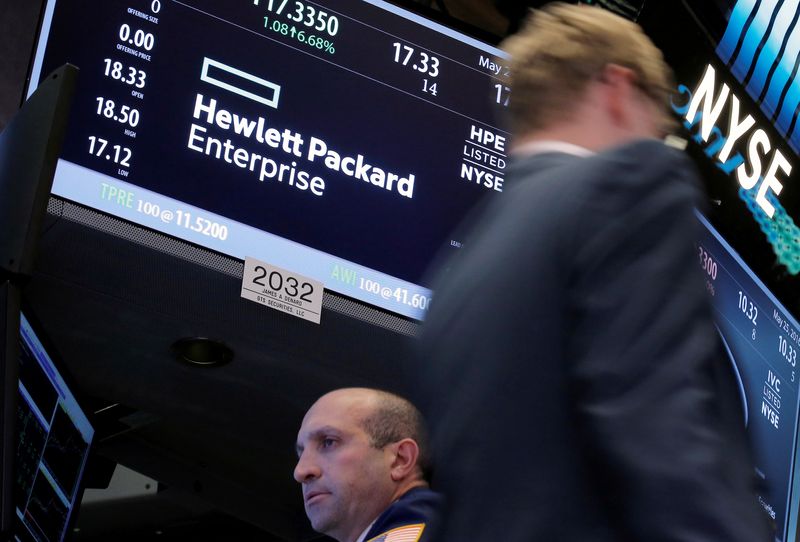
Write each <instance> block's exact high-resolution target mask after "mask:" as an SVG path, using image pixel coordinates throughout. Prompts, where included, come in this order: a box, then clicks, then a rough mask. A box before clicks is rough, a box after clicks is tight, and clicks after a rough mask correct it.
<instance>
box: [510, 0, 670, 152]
mask: <svg viewBox="0 0 800 542" xmlns="http://www.w3.org/2000/svg"><path fill="white" fill-rule="evenodd" d="M501 47H502V48H503V49H505V50H506V51H507V52H508V53H509V54H510V55H511V60H510V68H511V78H512V79H511V86H512V89H513V90H512V94H511V102H510V105H509V109H510V110H509V113H510V115H509V121H510V123H511V130H512V132H513V133H514V136H515V139H518V140H521V139H526V138H529V137H531V135H534V136H536V135H537V134H541V133H543V132H544V133H545V134H544V135H545V136H547V135H548V134H547V132H550V131H552V130H553V129H556V131H559V130H560V129H561V128H564V127H566V126H573V127H574V126H575V125H576V124H582V125H583V130H584V132H585V131H586V129H587V128H588V129H589V130H592V131H591V132H590V133H585V136H584V138H583V139H584V141H572V142H574V143H578V144H583V145H584V146H587V147H589V148H592V149H595V150H598V149H599V148H603V147H604V146H611V145H615V144H620V143H624V142H626V141H627V140H629V139H635V138H640V137H659V136H662V135H663V134H664V133H665V132H666V131H668V130H669V129H670V128H671V126H672V124H673V121H672V120H671V118H670V115H669V113H668V107H667V106H668V98H669V93H670V92H671V90H672V72H671V70H670V69H669V67H668V66H667V65H666V64H665V62H664V59H663V56H662V54H661V52H660V51H659V50H658V49H657V48H656V47H655V45H653V43H652V42H651V41H650V39H649V38H648V37H647V36H645V35H644V33H643V32H642V29H641V28H640V27H639V26H638V25H637V24H635V23H633V22H631V21H628V20H627V19H624V18H622V17H619V16H617V15H614V14H613V13H611V12H609V11H606V10H604V9H601V8H599V7H592V6H585V5H584V6H576V5H568V4H563V3H553V4H548V5H547V6H546V7H544V8H542V9H540V10H536V11H534V12H532V13H531V15H530V16H529V17H528V19H527V20H526V21H525V23H524V25H523V27H522V29H521V30H520V32H519V33H518V34H515V35H513V36H511V37H510V38H508V39H507V40H506V41H505V42H503V44H502V45H501ZM580 133H581V132H580V131H574V133H573V132H569V135H568V136H566V137H565V138H574V137H579V136H580ZM553 135H555V136H559V134H558V133H556V134H553Z"/></svg>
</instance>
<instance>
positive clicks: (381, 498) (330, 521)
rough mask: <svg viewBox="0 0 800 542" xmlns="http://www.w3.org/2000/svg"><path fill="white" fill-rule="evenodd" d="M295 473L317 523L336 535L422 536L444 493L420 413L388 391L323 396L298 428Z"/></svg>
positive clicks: (352, 538) (412, 540) (346, 538)
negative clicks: (430, 476) (434, 485)
mask: <svg viewBox="0 0 800 542" xmlns="http://www.w3.org/2000/svg"><path fill="white" fill-rule="evenodd" d="M297 456H298V461H297V466H296V467H295V469H294V478H295V480H297V481H298V482H299V483H300V484H302V486H303V502H304V505H305V510H306V514H307V515H308V519H309V520H311V526H312V527H313V528H314V530H316V531H318V532H320V533H323V534H326V535H328V536H330V537H332V538H334V539H336V540H338V541H339V542H369V541H375V542H384V541H386V542H388V541H392V540H397V541H401V540H402V541H403V542H420V541H425V540H426V537H428V536H429V533H430V528H429V523H430V522H431V520H433V519H434V518H435V516H436V512H437V511H438V510H439V508H440V507H441V498H440V497H439V495H437V494H436V493H434V492H433V491H431V490H430V489H429V488H428V483H427V481H426V480H425V471H426V470H427V462H428V459H427V456H428V453H427V442H426V436H425V428H424V425H423V422H422V417H421V416H420V413H419V412H418V411H417V409H416V408H415V407H414V406H413V405H412V404H411V403H410V402H408V401H407V400H405V399H403V398H402V397H399V396H397V395H394V394H391V393H387V392H384V391H379V390H374V389H367V388H345V389H340V390H336V391H332V392H330V393H328V394H326V395H323V396H322V397H320V398H319V399H318V400H317V402H316V403H314V404H313V405H312V406H311V408H310V409H309V410H308V412H307V413H306V415H305V417H304V418H303V423H302V425H301V427H300V431H299V432H298V434H297Z"/></svg>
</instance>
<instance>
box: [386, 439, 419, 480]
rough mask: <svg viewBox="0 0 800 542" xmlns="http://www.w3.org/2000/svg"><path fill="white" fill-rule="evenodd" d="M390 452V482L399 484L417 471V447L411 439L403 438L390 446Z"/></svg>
mask: <svg viewBox="0 0 800 542" xmlns="http://www.w3.org/2000/svg"><path fill="white" fill-rule="evenodd" d="M392 451H393V452H394V457H393V458H392V464H391V475H392V480H394V481H395V482H399V481H401V480H404V479H406V478H407V477H408V476H409V475H410V474H413V473H414V472H415V471H416V470H417V460H418V459H419V446H418V445H417V443H416V441H414V440H413V439H410V438H404V439H403V440H400V441H397V442H395V443H394V444H392Z"/></svg>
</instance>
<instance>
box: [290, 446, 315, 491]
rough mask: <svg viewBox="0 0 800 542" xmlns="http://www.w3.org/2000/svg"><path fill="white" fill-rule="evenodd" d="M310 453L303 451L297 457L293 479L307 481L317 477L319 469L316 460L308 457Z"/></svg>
mask: <svg viewBox="0 0 800 542" xmlns="http://www.w3.org/2000/svg"><path fill="white" fill-rule="evenodd" d="M309 456H310V454H308V453H306V452H303V453H302V454H300V457H299V458H298V459H297V465H295V467H294V479H295V480H297V481H298V482H299V483H301V484H302V483H303V482H308V481H310V480H314V479H316V478H319V475H320V469H319V466H317V463H316V461H314V460H313V458H311V457H309Z"/></svg>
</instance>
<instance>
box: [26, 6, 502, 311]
mask: <svg viewBox="0 0 800 542" xmlns="http://www.w3.org/2000/svg"><path fill="white" fill-rule="evenodd" d="M499 55H501V53H500V51H498V50H496V49H494V48H493V47H491V46H489V45H487V44H485V43H483V42H480V41H478V40H476V39H473V38H471V37H469V36H467V35H464V34H460V33H458V32H456V31H453V30H451V29H449V28H447V27H444V26H442V25H440V24H438V23H435V22H433V21H431V20H429V19H426V18H423V17H420V16H418V15H416V14H413V13H411V12H409V11H406V10H404V9H401V8H399V7H397V6H395V5H392V4H389V3H386V2H383V1H380V0H366V1H361V0H326V1H324V2H312V1H306V0H302V1H300V0H235V1H230V2H216V1H211V0H185V1H178V0H88V1H87V0H82V1H78V0H51V1H49V2H47V4H46V7H45V16H44V21H43V25H42V30H41V34H40V38H39V42H38V46H37V50H36V53H35V58H34V64H33V69H32V80H31V85H30V90H31V91H32V90H33V89H34V88H35V87H36V84H37V82H38V81H39V79H40V78H42V77H44V76H45V75H46V74H47V73H48V72H49V71H51V70H53V69H55V68H56V67H58V66H59V65H61V64H63V63H64V62H70V63H72V64H74V65H76V66H78V67H79V68H80V70H81V73H80V77H79V85H78V91H77V95H76V99H75V101H74V108H73V111H72V117H71V125H70V130H69V134H68V136H67V138H66V143H65V146H64V150H63V154H62V159H61V161H60V163H59V167H58V171H57V173H56V177H55V182H54V188H53V193H54V194H56V195H58V196H61V197H63V198H65V199H69V200H73V201H76V202H78V203H81V204H84V205H87V206H90V207H93V208H96V209H99V210H101V211H103V212H106V213H109V214H112V215H115V216H118V217H121V218H123V219H126V220H129V221H132V222H135V223H138V224H141V225H143V226H146V227H148V228H152V229H155V230H159V231H162V232H164V233H167V234H169V235H173V236H176V237H179V238H181V239H185V240H187V241H190V242H192V243H196V244H198V245H202V246H205V247H208V248H210V249H212V250H215V251H218V252H221V253H224V254H227V255H230V256H233V257H236V258H239V259H245V258H246V257H253V258H258V259H259V260H263V261H265V262H269V263H271V264H273V265H277V266H280V267H282V268H285V269H289V270H292V271H294V272H298V273H302V274H303V275H305V276H308V277H311V278H313V279H315V280H318V281H320V282H322V283H323V284H324V286H325V288H326V289H329V290H332V291H335V292H338V293H341V294H344V295H347V296H349V297H352V298H355V299H358V300H361V301H363V302H366V303H368V304H371V305H374V306H377V307H380V308H382V309H385V310H388V311H392V312H394V313H397V314H400V315H403V316H406V317H411V318H415V319H422V318H423V317H424V314H425V311H426V309H427V306H428V304H429V303H430V299H431V292H430V290H428V288H427V287H426V286H427V285H425V284H423V281H424V278H423V277H424V273H425V270H426V268H427V267H428V266H429V264H430V262H431V260H432V259H433V257H434V255H435V254H436V253H438V252H439V251H440V249H442V248H443V247H449V248H451V249H453V250H455V249H456V248H458V247H459V246H460V245H461V243H462V240H460V239H451V238H450V233H451V231H452V230H453V228H454V227H455V226H456V225H457V224H458V223H459V222H460V221H461V219H462V218H463V217H464V215H465V214H466V213H467V212H468V210H469V209H470V208H471V207H472V206H473V205H474V204H475V203H476V202H477V201H478V200H479V199H481V198H482V197H483V196H484V195H486V194H489V193H495V194H496V193H499V192H501V191H502V190H503V183H504V172H505V167H506V151H507V134H506V132H504V131H503V130H502V129H501V128H499V127H498V126H497V117H498V112H499V111H500V110H502V109H503V107H504V106H505V105H506V104H507V100H508V96H509V89H508V87H507V86H506V84H505V80H506V76H507V74H506V73H505V71H504V70H505V68H503V66H501V65H500V63H499V61H498V60H497V57H498V56H499Z"/></svg>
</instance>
